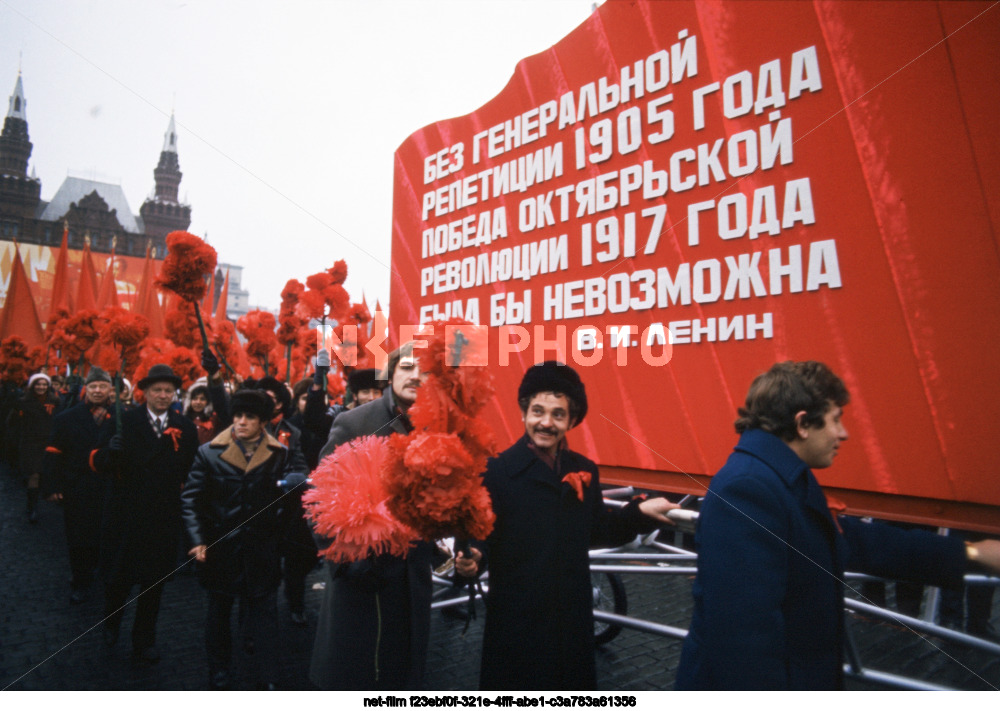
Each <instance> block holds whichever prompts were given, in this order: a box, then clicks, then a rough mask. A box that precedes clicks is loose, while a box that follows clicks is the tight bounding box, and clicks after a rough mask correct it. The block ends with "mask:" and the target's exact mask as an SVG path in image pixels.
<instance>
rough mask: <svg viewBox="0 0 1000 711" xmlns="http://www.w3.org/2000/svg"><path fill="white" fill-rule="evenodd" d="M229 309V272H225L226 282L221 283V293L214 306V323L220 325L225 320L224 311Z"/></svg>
mask: <svg viewBox="0 0 1000 711" xmlns="http://www.w3.org/2000/svg"><path fill="white" fill-rule="evenodd" d="M228 308H229V270H228V269H227V270H226V280H225V281H224V282H222V291H220V292H219V303H217V304H216V305H215V322H216V323H222V322H223V321H225V320H226V319H227V316H226V311H227V310H228Z"/></svg>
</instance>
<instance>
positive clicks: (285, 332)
mask: <svg viewBox="0 0 1000 711" xmlns="http://www.w3.org/2000/svg"><path fill="white" fill-rule="evenodd" d="M304 290H305V287H303V286H302V283H301V282H299V281H298V280H297V279H289V280H288V283H287V284H285V288H284V289H282V290H281V310H280V311H279V313H278V343H280V344H281V345H283V346H287V345H288V344H290V343H295V340H296V336H297V335H298V331H299V329H300V328H301V327H302V326H303V320H302V319H301V318H300V317H299V316H297V315H296V313H295V307H296V306H297V305H298V303H299V297H300V296H301V295H302V293H303V291H304Z"/></svg>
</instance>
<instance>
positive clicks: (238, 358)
mask: <svg viewBox="0 0 1000 711" xmlns="http://www.w3.org/2000/svg"><path fill="white" fill-rule="evenodd" d="M208 340H209V343H210V344H211V346H212V350H214V351H215V352H216V353H217V354H218V355H219V361H220V362H221V361H222V360H223V359H225V362H226V363H228V364H229V367H230V368H232V369H233V370H235V371H236V373H237V374H239V375H240V376H242V377H244V378H246V377H249V375H250V363H249V361H247V354H246V351H244V350H243V346H242V345H241V344H240V340H239V338H237V336H236V325H235V324H234V323H233V322H232V321H229V320H224V321H218V322H214V332H213V333H210V334H209V338H208Z"/></svg>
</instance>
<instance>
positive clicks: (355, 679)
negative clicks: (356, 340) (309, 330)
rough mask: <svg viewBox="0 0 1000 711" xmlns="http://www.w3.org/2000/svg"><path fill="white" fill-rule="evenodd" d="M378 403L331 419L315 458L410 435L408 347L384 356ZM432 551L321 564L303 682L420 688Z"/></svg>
mask: <svg viewBox="0 0 1000 711" xmlns="http://www.w3.org/2000/svg"><path fill="white" fill-rule="evenodd" d="M384 376H385V377H383V378H382V380H383V381H387V382H388V383H389V384H388V386H387V387H386V388H385V389H384V390H383V392H382V397H380V398H378V399H376V400H372V401H371V402H369V403H367V404H365V405H359V406H358V407H355V408H354V409H352V410H347V411H345V412H343V413H341V414H340V415H338V416H337V419H336V420H334V422H333V429H332V430H331V431H330V439H329V441H328V442H327V443H326V446H324V447H323V450H322V451H321V452H320V459H323V458H324V457H326V456H328V455H329V454H331V453H332V452H333V451H334V450H335V449H336V448H337V447H339V446H340V445H342V444H344V443H345V442H350V441H351V440H354V439H358V438H360V437H365V436H368V435H374V436H376V437H388V436H389V435H391V434H392V433H393V432H398V433H400V434H407V433H408V432H410V431H411V430H412V429H413V425H412V424H411V423H410V419H409V417H407V414H406V413H407V411H408V410H409V409H410V406H411V405H413V403H414V402H416V399H417V390H418V388H419V387H420V384H421V382H422V381H423V376H422V374H421V372H420V363H419V361H418V359H417V356H416V355H415V354H414V351H413V343H412V342H410V343H407V344H405V345H404V346H402V347H400V348H399V349H397V350H395V351H393V352H392V353H390V354H389V360H388V364H387V367H386V371H385V373H384ZM433 550H434V548H433V546H431V545H430V544H429V543H426V542H424V541H418V542H416V544H415V545H414V546H413V547H412V548H410V550H409V552H408V554H407V556H406V558H399V557H397V556H391V555H387V554H383V555H380V556H378V557H377V558H374V559H373V558H369V559H367V560H362V561H358V562H355V563H341V564H333V563H329V564H328V570H329V572H330V581H329V582H328V583H327V586H326V592H325V595H324V597H323V604H322V607H321V608H320V613H319V622H318V624H317V630H316V643H315V645H314V646H313V657H312V665H311V667H310V670H309V678H310V679H312V681H313V683H315V684H316V685H317V686H318V687H320V688H321V689H337V690H364V689H397V690H398V689H420V688H422V686H423V675H424V662H425V658H426V656H427V643H428V640H429V637H430V604H431V556H432V553H433Z"/></svg>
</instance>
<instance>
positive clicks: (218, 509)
mask: <svg viewBox="0 0 1000 711" xmlns="http://www.w3.org/2000/svg"><path fill="white" fill-rule="evenodd" d="M230 407H231V412H232V414H233V424H232V426H231V427H229V428H227V429H225V430H223V431H222V432H221V433H219V435H218V436H216V437H215V439H213V440H212V441H211V442H209V443H208V444H203V445H202V446H201V447H199V448H198V454H197V455H196V456H195V461H194V465H193V466H192V468H191V473H190V474H189V475H188V479H187V484H186V485H185V487H184V493H183V494H182V496H181V502H182V515H183V519H184V527H185V530H186V532H187V535H188V539H189V541H190V544H191V550H190V551H189V555H192V556H194V557H195V560H197V561H198V562H199V563H201V564H202V566H201V582H202V585H203V586H204V587H205V588H206V589H207V590H208V619H207V620H206V623H205V627H206V629H205V646H206V648H207V650H208V664H209V685H210V687H211V688H213V689H225V688H228V686H229V667H230V663H231V661H232V633H231V627H230V622H231V620H230V617H231V613H232V607H233V603H234V602H235V601H236V599H237V598H239V600H240V610H241V614H240V616H241V618H245V621H246V625H247V634H248V637H247V638H248V639H249V640H250V641H252V643H253V646H254V650H255V653H254V659H255V661H256V666H257V670H256V674H257V680H258V684H259V686H261V687H264V688H268V687H271V686H273V685H274V683H275V682H276V671H277V667H278V655H277V636H278V605H277V590H278V585H279V583H280V582H281V551H280V545H281V539H282V536H283V535H284V533H285V530H286V529H287V518H286V514H287V512H286V511H285V510H284V504H285V501H286V498H285V493H284V491H283V490H282V488H281V486H279V483H280V482H282V481H286V480H288V479H289V478H290V477H292V475H293V474H299V477H300V481H302V480H304V477H303V476H302V475H301V473H298V472H296V471H295V467H294V466H293V464H292V457H291V453H290V452H289V450H288V447H286V446H285V445H283V444H281V442H279V441H278V440H277V439H275V438H274V437H272V436H271V435H269V434H268V433H267V432H266V431H265V429H264V423H266V422H267V421H268V420H270V419H271V414H272V410H273V404H272V402H271V399H270V398H269V397H268V396H267V394H265V393H264V392H262V391H260V390H240V391H237V392H236V393H234V394H233V397H232V401H231V405H230Z"/></svg>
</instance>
